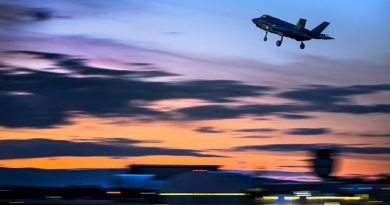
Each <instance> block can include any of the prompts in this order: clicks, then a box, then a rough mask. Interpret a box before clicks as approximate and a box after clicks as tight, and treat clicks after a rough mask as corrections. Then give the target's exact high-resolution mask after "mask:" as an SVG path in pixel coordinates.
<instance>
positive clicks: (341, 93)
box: [279, 84, 390, 105]
mask: <svg viewBox="0 0 390 205" xmlns="http://www.w3.org/2000/svg"><path fill="white" fill-rule="evenodd" d="M379 91H390V84H379V85H356V86H349V87H335V86H326V85H313V86H308V87H306V88H299V89H295V90H292V91H286V92H284V93H281V94H280V95H279V96H280V97H283V98H288V99H293V100H299V101H303V102H309V103H314V104H319V105H320V104H335V103H346V102H348V101H349V100H348V98H347V97H349V96H352V95H363V94H372V93H376V92H379Z"/></svg>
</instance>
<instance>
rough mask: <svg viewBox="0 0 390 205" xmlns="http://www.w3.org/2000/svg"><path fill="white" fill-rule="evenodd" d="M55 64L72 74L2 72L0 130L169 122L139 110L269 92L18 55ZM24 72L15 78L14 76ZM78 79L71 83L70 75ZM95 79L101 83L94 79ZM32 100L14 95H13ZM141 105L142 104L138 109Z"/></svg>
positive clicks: (52, 55) (64, 57)
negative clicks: (78, 117) (86, 118)
mask: <svg viewBox="0 0 390 205" xmlns="http://www.w3.org/2000/svg"><path fill="white" fill-rule="evenodd" d="M14 53H23V54H30V55H33V56H36V57H39V58H44V59H47V60H53V61H54V62H55V63H56V65H57V66H58V67H60V68H62V69H66V70H68V71H71V72H72V74H64V73H53V72H49V71H50V70H49V69H48V70H47V71H37V70H31V69H27V68H11V69H8V70H7V69H6V70H1V71H0V72H1V73H0V83H1V85H2V86H1V87H0V104H1V106H0V112H1V113H2V114H1V115H0V124H2V125H4V126H7V127H51V126H55V125H59V124H66V123H68V121H67V119H68V118H69V117H70V116H71V115H72V113H82V114H89V115H94V116H98V117H112V116H125V117H141V118H144V117H146V118H148V119H169V118H170V116H169V115H170V114H171V113H164V112H160V111H156V110H152V109H149V108H145V107H143V106H144V105H145V104H146V103H148V102H153V101H158V100H164V99H202V100H206V101H211V102H232V101H234V98H236V97H244V96H260V95H262V94H264V93H265V92H267V91H269V90H271V89H272V88H270V87H265V86H253V85H246V84H242V83H240V82H238V81H228V80H187V81H177V82H151V81H142V80H140V79H139V78H145V77H157V76H166V75H170V74H168V73H165V72H164V71H153V72H151V71H150V70H148V71H142V70H141V71H127V70H120V71H118V70H109V69H105V68H96V67H92V66H88V65H87V63H86V60H84V59H77V58H74V57H70V56H67V55H63V54H55V53H44V52H30V51H18V52H14ZM18 71H24V72H25V71H27V72H26V73H25V74H22V75H16V74H14V73H15V72H18ZM74 73H76V74H79V75H82V77H74V76H73V74H74ZM95 75H98V76H99V77H96V76H95ZM15 91H17V92H24V93H29V94H30V95H12V94H10V93H12V92H15ZM140 101H142V102H145V104H142V103H139V102H140Z"/></svg>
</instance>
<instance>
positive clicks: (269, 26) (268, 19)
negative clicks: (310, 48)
mask: <svg viewBox="0 0 390 205" xmlns="http://www.w3.org/2000/svg"><path fill="white" fill-rule="evenodd" d="M252 22H253V23H254V24H256V26H257V27H259V28H261V29H263V30H265V36H264V41H267V36H268V32H271V33H274V34H277V35H279V36H281V39H280V40H278V41H276V45H277V46H281V45H282V42H283V37H284V36H286V37H289V38H292V39H295V40H296V41H301V45H300V48H301V49H304V48H305V44H304V43H303V41H308V40H311V39H323V40H329V39H334V38H332V37H330V36H328V35H327V34H322V31H324V30H325V28H326V27H327V26H328V25H329V22H326V21H325V22H323V23H321V24H320V25H318V26H317V27H315V28H314V29H313V30H308V29H306V28H305V25H306V19H299V21H298V23H297V24H296V25H293V24H291V23H288V22H285V21H283V20H280V19H278V18H275V17H272V16H270V15H263V16H261V17H260V18H255V19H252Z"/></svg>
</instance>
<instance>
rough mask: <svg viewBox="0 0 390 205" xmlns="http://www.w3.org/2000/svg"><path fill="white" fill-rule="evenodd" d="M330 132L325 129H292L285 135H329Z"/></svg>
mask: <svg viewBox="0 0 390 205" xmlns="http://www.w3.org/2000/svg"><path fill="white" fill-rule="evenodd" d="M330 132H331V130H330V129H327V128H294V129H289V130H288V131H287V132H286V134H290V135H323V134H328V133H330Z"/></svg>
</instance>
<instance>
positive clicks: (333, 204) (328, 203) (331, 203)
mask: <svg viewBox="0 0 390 205" xmlns="http://www.w3.org/2000/svg"><path fill="white" fill-rule="evenodd" d="M324 205H340V202H325V203H324Z"/></svg>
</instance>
